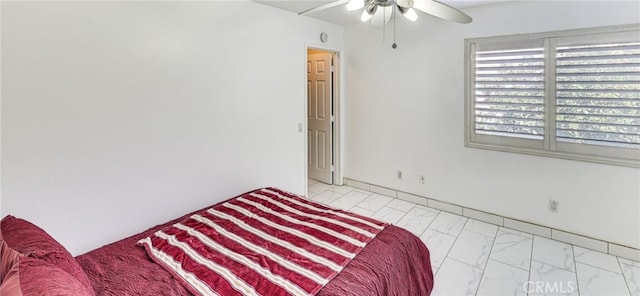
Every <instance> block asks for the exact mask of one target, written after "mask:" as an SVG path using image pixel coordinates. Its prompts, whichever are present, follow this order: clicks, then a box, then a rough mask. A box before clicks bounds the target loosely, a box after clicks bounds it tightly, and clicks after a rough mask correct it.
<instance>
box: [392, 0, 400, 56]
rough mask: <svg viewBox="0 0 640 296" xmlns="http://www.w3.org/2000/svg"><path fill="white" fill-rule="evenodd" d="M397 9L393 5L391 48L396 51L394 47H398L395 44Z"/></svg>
mask: <svg viewBox="0 0 640 296" xmlns="http://www.w3.org/2000/svg"><path fill="white" fill-rule="evenodd" d="M398 9H399V8H397V7H396V5H395V4H394V5H393V16H392V17H393V44H391V48H393V49H396V47H398V45H397V44H396V17H397V16H398V12H397V11H396V10H398Z"/></svg>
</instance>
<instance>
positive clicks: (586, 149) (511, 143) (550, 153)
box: [464, 24, 640, 168]
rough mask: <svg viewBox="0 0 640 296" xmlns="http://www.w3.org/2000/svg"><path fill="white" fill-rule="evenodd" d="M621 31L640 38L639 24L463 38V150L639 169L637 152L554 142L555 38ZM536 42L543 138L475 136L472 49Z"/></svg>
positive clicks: (473, 50)
mask: <svg viewBox="0 0 640 296" xmlns="http://www.w3.org/2000/svg"><path fill="white" fill-rule="evenodd" d="M625 32H630V33H638V34H639V36H640V24H630V25H621V26H607V27H597V28H587V29H574V30H563V31H553V32H543V33H535V34H516V35H507V36H494V37H484V38H468V39H465V41H464V46H465V53H464V54H465V56H464V70H465V73H464V75H465V99H464V105H465V106H464V113H465V114H464V117H465V122H464V128H465V135H464V136H465V141H464V142H465V147H469V148H479V149H489V150H497V151H503V152H514V153H522V154H528V155H537V156H545V157H554V158H561V159H570V160H579V161H586V162H595V163H603V164H610V165H618V166H626V167H636V168H638V167H640V149H633V148H618V147H610V146H598V145H589V144H578V143H566V142H559V141H557V140H556V98H555V96H556V73H555V69H556V65H555V61H556V59H555V56H556V53H555V51H556V45H557V40H558V39H559V38H560V39H562V38H574V37H581V36H585V35H587V36H588V35H594V36H595V35H602V34H611V33H625ZM536 39H538V40H539V39H542V41H543V42H544V139H543V140H534V139H525V138H516V137H506V136H497V135H486V134H478V133H476V132H475V103H476V99H475V84H476V81H475V71H476V69H475V65H476V61H475V52H476V46H477V45H478V44H483V43H484V44H496V43H518V42H522V43H523V44H525V43H531V42H533V41H534V40H536Z"/></svg>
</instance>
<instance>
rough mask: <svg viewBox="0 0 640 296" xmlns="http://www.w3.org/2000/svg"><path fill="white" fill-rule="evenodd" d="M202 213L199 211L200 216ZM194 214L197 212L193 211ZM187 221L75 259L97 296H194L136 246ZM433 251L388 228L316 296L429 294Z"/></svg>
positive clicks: (431, 285) (179, 219)
mask: <svg viewBox="0 0 640 296" xmlns="http://www.w3.org/2000/svg"><path fill="white" fill-rule="evenodd" d="M196 212H198V211H196ZM194 213H195V212H194ZM191 214H193V213H189V214H187V215H185V216H183V217H179V218H177V219H175V220H172V221H168V222H167V223H164V224H161V225H157V226H155V227H152V228H150V229H147V230H145V231H143V232H141V233H138V234H135V235H133V236H130V237H128V238H125V239H122V240H120V241H117V242H114V243H112V244H109V245H106V246H103V247H101V248H98V249H96V250H93V251H90V252H88V253H86V254H83V255H80V256H78V257H76V260H77V261H78V262H79V263H80V265H81V267H82V268H83V270H84V271H85V273H86V274H87V276H88V277H89V280H90V281H91V283H92V285H93V287H94V288H95V290H96V294H97V295H192V293H191V292H189V290H187V289H186V288H185V287H184V286H183V285H182V284H181V282H180V281H179V280H178V279H176V278H174V276H173V275H172V274H171V273H170V272H168V271H167V270H165V269H164V268H163V267H162V266H160V265H158V264H157V263H155V262H153V261H152V260H151V258H150V257H149V256H148V255H147V253H146V252H145V250H144V249H143V248H141V247H140V246H137V245H136V243H137V242H138V241H139V240H140V239H142V238H145V237H147V236H149V235H151V234H153V233H155V232H156V231H158V230H161V229H163V228H165V227H167V226H169V225H172V224H174V223H176V222H179V221H181V220H183V219H184V218H185V217H188V216H190V215H191ZM432 289H433V274H432V269H431V264H430V260H429V250H428V249H427V247H426V246H425V245H424V243H423V242H422V241H421V240H420V239H419V238H418V237H416V236H415V235H413V234H411V233H410V232H408V231H406V230H404V229H402V228H399V227H396V226H393V225H390V226H388V227H386V228H385V229H384V230H382V231H381V232H380V233H379V234H378V235H377V236H376V237H375V238H374V239H373V240H372V241H371V242H369V243H368V244H367V245H366V246H365V247H364V249H362V251H361V252H360V253H359V254H358V255H357V256H356V257H355V258H354V259H353V260H352V261H351V262H350V263H349V264H348V265H347V266H346V267H345V268H344V269H343V270H342V271H341V272H340V273H339V274H338V275H337V276H335V277H334V278H333V279H332V280H331V281H330V282H329V283H327V284H326V285H325V286H324V287H323V288H322V289H321V290H320V291H319V292H318V294H317V295H354V296H356V295H357V296H365V295H381V296H382V295H407V296H409V295H411V296H417V295H429V294H430V293H431V290H432Z"/></svg>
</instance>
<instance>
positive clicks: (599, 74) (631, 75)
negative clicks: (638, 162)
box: [556, 41, 640, 149]
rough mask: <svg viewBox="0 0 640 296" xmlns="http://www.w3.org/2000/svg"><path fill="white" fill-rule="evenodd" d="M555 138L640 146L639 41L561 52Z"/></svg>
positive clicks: (560, 49) (560, 48)
mask: <svg viewBox="0 0 640 296" xmlns="http://www.w3.org/2000/svg"><path fill="white" fill-rule="evenodd" d="M556 129H557V131H556V138H557V140H558V141H560V142H569V143H584V144H590V145H602V146H612V147H624V148H636V149H637V148H640V42H633V41H632V42H613V43H597V44H581V45H567V46H558V47H557V48H556Z"/></svg>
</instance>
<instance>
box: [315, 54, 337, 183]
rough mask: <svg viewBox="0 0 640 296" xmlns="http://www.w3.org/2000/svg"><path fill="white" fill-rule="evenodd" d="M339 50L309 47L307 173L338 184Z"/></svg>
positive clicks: (318, 179) (320, 180) (324, 181)
mask: <svg viewBox="0 0 640 296" xmlns="http://www.w3.org/2000/svg"><path fill="white" fill-rule="evenodd" d="M338 62H339V59H338V53H337V52H334V51H328V50H324V49H315V48H308V49H307V73H306V75H307V77H306V78H307V80H306V81H307V104H306V105H307V176H308V178H309V179H311V180H315V181H318V182H322V183H325V184H328V185H333V184H339V185H341V184H342V182H341V181H340V180H339V179H338V177H339V174H338V172H337V168H338V167H339V166H338V159H339V156H340V153H339V152H340V151H339V145H338V134H339V128H338V123H339V122H338V117H339V116H338V111H339V104H338V97H339V93H340V92H339V75H338V69H339V67H338Z"/></svg>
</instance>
